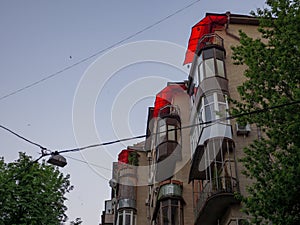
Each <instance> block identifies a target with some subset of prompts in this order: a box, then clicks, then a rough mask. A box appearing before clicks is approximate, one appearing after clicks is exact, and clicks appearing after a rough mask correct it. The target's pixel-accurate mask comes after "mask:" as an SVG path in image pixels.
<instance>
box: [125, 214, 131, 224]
mask: <svg viewBox="0 0 300 225" xmlns="http://www.w3.org/2000/svg"><path fill="white" fill-rule="evenodd" d="M130 220H131V216H130V215H128V214H126V217H125V225H130Z"/></svg>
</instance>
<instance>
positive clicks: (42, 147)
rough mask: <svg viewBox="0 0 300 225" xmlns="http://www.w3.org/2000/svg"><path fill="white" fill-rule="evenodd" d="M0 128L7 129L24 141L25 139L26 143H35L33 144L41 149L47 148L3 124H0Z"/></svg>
mask: <svg viewBox="0 0 300 225" xmlns="http://www.w3.org/2000/svg"><path fill="white" fill-rule="evenodd" d="M0 128H2V129H4V130H6V131H8V132H9V133H11V134H13V135H15V136H17V137H18V138H20V139H22V140H24V141H26V142H28V143H30V144H32V145H35V146H37V147H39V148H40V149H41V150H47V148H45V147H44V146H42V145H40V144H38V143H36V142H33V141H31V140H29V139H28V138H25V137H24V136H22V135H20V134H18V133H16V132H14V131H12V130H11V129H9V128H7V127H5V126H3V125H0Z"/></svg>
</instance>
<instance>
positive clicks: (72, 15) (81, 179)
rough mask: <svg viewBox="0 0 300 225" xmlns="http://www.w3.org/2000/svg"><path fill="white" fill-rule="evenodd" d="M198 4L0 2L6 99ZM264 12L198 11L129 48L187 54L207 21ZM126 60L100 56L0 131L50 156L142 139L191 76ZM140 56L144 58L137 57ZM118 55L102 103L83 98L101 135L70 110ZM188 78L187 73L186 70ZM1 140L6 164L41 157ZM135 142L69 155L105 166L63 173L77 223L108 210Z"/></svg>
mask: <svg viewBox="0 0 300 225" xmlns="http://www.w3.org/2000/svg"><path fill="white" fill-rule="evenodd" d="M192 2H193V1H192V0H191V1H179V0H165V1H159V0H153V1H137V0H128V1H116V0H112V1H104V0H64V1H59V0H51V1H50V0H49V1H37V0H27V1H17V0H1V1H0V29H1V35H0V49H1V51H0V73H1V76H0V84H1V88H0V98H1V97H3V96H5V95H7V94H9V93H11V92H13V91H15V90H18V89H20V88H23V87H25V86H27V85H30V84H32V83H33V82H35V81H38V80H41V79H43V78H44V77H47V76H49V75H51V74H53V73H55V72H57V71H60V70H61V69H63V68H66V67H67V66H70V65H73V64H74V63H76V62H79V61H80V60H82V59H84V58H86V57H89V56H91V55H93V54H94V53H96V52H99V51H100V50H102V49H105V48H107V47H109V46H111V45H113V44H114V43H117V42H119V41H120V40H122V39H124V38H126V37H128V36H130V35H132V34H134V33H136V32H138V31H140V30H142V29H143V28H145V27H147V26H149V25H151V24H154V23H155V22H157V21H159V20H160V19H162V18H164V17H166V16H168V15H170V14H172V13H174V12H175V11H177V10H179V9H181V8H184V7H185V6H187V5H189V4H190V3H192ZM263 3H264V1H263V0H253V1H240V0H225V1H224V0H219V1H217V0H203V1H199V2H198V3H196V4H195V5H193V6H192V7H190V8H187V9H186V10H184V11H182V12H180V13H178V14H176V15H175V16H173V17H171V18H169V19H167V20H166V21H164V22H162V23H160V24H158V25H156V26H154V27H152V28H151V29H149V30H147V31H145V32H143V33H141V34H139V35H137V36H135V37H134V38H132V39H130V40H127V41H126V42H125V43H127V44H128V43H132V42H136V41H145V40H155V41H156V42H158V41H167V42H169V44H163V45H164V46H167V48H168V46H169V45H173V44H176V45H178V46H181V48H185V47H186V46H187V42H188V38H189V35H190V30H191V27H192V26H193V25H194V24H195V23H197V22H198V21H199V20H201V19H202V18H203V17H204V15H205V13H206V12H216V13H225V12H226V11H231V12H232V13H239V14H249V12H250V10H255V9H256V8H257V7H263V6H264V4H263ZM125 43H123V44H125ZM142 43H143V42H142ZM171 43H173V44H171ZM145 44H146V42H145ZM120 46H121V45H120ZM131 46H132V48H134V49H133V50H136V49H137V47H136V46H135V45H134V44H132V45H129V49H130V48H131ZM121 50H122V47H121V49H119V50H118V49H117V50H114V51H113V52H112V51H110V52H108V53H106V55H104V58H103V57H102V58H101V56H103V55H101V54H99V55H97V56H96V57H92V58H91V59H89V60H87V61H85V62H83V63H81V64H79V65H77V66H75V67H73V68H71V69H69V70H66V71H65V72H62V73H60V74H59V75H57V76H55V77H53V78H51V79H48V80H46V81H44V82H41V83H39V84H38V85H35V86H33V87H31V88H28V89H25V90H24V91H21V92H19V93H16V94H14V95H11V96H9V97H7V98H3V99H1V100H0V107H1V111H0V124H1V125H5V126H7V127H9V128H10V129H12V130H14V131H16V132H18V133H20V134H22V135H24V136H25V137H27V138H29V139H30V140H33V141H36V142H38V143H40V144H41V145H43V146H45V147H47V148H49V149H51V150H61V149H66V148H67V149H68V148H74V147H77V146H78V145H79V146H82V145H85V144H94V142H97V143H98V142H101V141H111V140H115V139H118V138H124V137H130V136H135V135H141V134H144V133H145V122H146V113H147V107H148V106H151V105H153V102H154V96H155V94H156V93H157V92H158V91H159V90H160V89H161V88H162V87H163V86H164V85H165V84H166V82H167V81H168V80H169V81H170V80H171V81H172V80H173V81H182V80H184V79H186V76H187V75H186V74H185V73H184V72H182V71H180V69H178V68H174V66H170V65H165V64H164V62H163V63H158V62H139V63H133V64H132V65H128V63H127V64H126V63H123V59H124V60H125V59H127V58H128V57H130V56H131V55H130V54H131V51H128V50H127V51H126V52H125V54H118V52H119V51H120V52H121ZM149 50H152V51H153V49H149ZM140 51H141V49H137V51H136V52H137V53H141V52H140ZM132 52H134V51H132ZM113 54H116V55H117V56H116V57H115V60H116V61H114V60H110V63H111V66H112V67H113V66H115V65H116V64H117V62H118V63H121V64H120V65H121V66H119V67H117V68H115V69H117V70H118V71H117V72H116V73H114V74H105V73H104V71H105V69H106V68H107V67H108V64H109V63H106V64H105V66H104V67H100V68H97V72H99V77H102V78H105V79H108V78H109V80H107V81H106V82H105V83H104V84H103V86H101V85H100V86H101V90H98V91H99V93H96V95H95V93H92V91H91V90H92V88H91V90H90V89H89V88H87V89H85V93H84V94H86V96H85V97H86V99H90V98H95V99H96V100H97V101H96V102H95V104H94V105H93V107H91V108H90V109H89V110H90V111H91V112H93V113H94V117H93V118H90V120H92V121H94V126H95V128H96V133H95V131H94V130H91V129H90V127H89V126H88V125H86V124H85V120H84V118H85V114H79V115H78V114H75V115H74V108H73V104H78V99H79V98H80V97H81V96H80V95H79V96H78V92H76V90H77V88H79V89H78V90H80V87H81V85H82V82H83V81H84V78H85V77H87V76H88V75H87V74H89V73H91V71H92V70H93V68H96V67H97V65H99V64H101V63H103V60H104V59H105V57H108V58H109V56H110V55H113ZM157 54H158V55H164V52H163V50H161V52H159V51H157ZM141 55H142V53H141ZM99 57H100V58H99ZM157 57H158V58H159V56H157ZM166 57H167V56H166ZM176 57H177V56H176ZM180 57H181V58H180ZM141 58H143V57H142V56H141ZM177 58H179V59H178V60H179V61H180V62H181V61H183V58H184V55H183V54H182V55H178V57H177ZM154 61H155V60H154ZM94 62H95V63H94ZM93 63H94V64H93ZM102 69H103V70H102ZM181 69H183V70H186V68H184V67H182V68H181ZM102 72H103V73H102ZM95 79H97V78H95ZM96 88H97V87H96ZM79 103H80V104H83V105H84V103H85V101H82V100H80V101H79ZM127 103H130V107H128V106H127V107H126V105H128V104H127ZM74 119H75V120H76V121H75V123H77V121H79V120H80V123H77V125H76V127H75V128H74ZM79 128H80V129H79ZM95 137H96V139H95ZM0 140H1V146H0V147H1V156H4V157H5V160H6V161H13V160H15V159H17V158H18V152H19V151H25V152H27V153H28V154H29V155H32V156H33V158H37V157H38V156H39V149H38V148H36V147H35V146H32V145H30V144H28V143H26V142H24V141H22V140H20V139H18V138H16V137H15V136H13V135H11V134H9V133H7V132H5V131H3V130H0ZM135 142H136V141H131V142H126V143H123V144H116V145H112V146H109V147H106V148H95V149H90V150H87V151H85V152H84V153H83V152H82V153H69V154H67V155H66V156H70V157H74V158H77V159H80V160H87V161H89V162H91V163H93V164H96V165H98V166H92V165H87V164H85V163H82V162H79V161H76V160H72V159H68V165H67V166H66V167H65V168H64V169H62V172H64V173H69V174H70V175H71V182H72V184H73V185H74V186H75V189H74V191H72V192H71V193H70V194H69V195H68V199H69V200H68V201H67V206H68V208H69V209H68V212H67V213H68V216H69V218H70V219H72V220H73V219H75V218H76V217H81V218H82V219H83V221H84V223H83V224H84V225H92V224H95V225H96V224H98V223H99V221H100V213H101V211H102V210H103V204H104V200H105V199H107V198H109V196H110V193H109V191H110V190H109V186H108V180H109V179H110V176H111V171H110V169H111V162H112V161H115V160H116V159H117V154H118V152H119V151H120V150H122V149H123V148H124V147H125V146H126V145H129V144H132V143H135ZM99 166H100V167H99ZM101 167H104V168H101Z"/></svg>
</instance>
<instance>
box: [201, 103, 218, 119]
mask: <svg viewBox="0 0 300 225" xmlns="http://www.w3.org/2000/svg"><path fill="white" fill-rule="evenodd" d="M204 110H205V121H206V122H207V121H212V120H215V119H216V117H215V109H214V104H211V105H207V106H205V108H204Z"/></svg>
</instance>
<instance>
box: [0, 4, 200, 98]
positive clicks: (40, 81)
mask: <svg viewBox="0 0 300 225" xmlns="http://www.w3.org/2000/svg"><path fill="white" fill-rule="evenodd" d="M200 1H201V0H197V1H194V2H192V3H190V4H188V5H186V6H184V7H183V8H180V9H178V10H177V11H175V12H173V13H171V14H169V15H168V16H166V17H164V18H162V19H160V20H158V21H156V22H155V23H153V24H151V25H148V26H146V27H144V28H143V29H141V30H139V31H137V32H135V33H133V34H131V35H129V36H127V37H125V38H124V39H121V40H120V41H117V42H115V43H114V44H112V45H110V46H108V47H106V48H104V49H101V50H99V51H97V52H95V53H94V54H92V55H90V56H87V57H85V58H83V59H81V60H79V61H77V62H75V63H73V64H71V65H69V66H66V67H64V68H62V69H61V70H58V71H56V72H54V73H52V74H50V75H48V76H46V77H44V78H42V79H40V80H37V81H35V82H33V83H31V84H28V85H26V86H24V87H22V88H19V89H17V90H15V91H12V92H10V93H8V94H5V95H3V96H1V97H0V101H1V100H3V99H6V98H8V97H10V96H12V95H15V94H17V93H19V92H22V91H24V90H26V89H29V88H31V87H33V86H36V85H38V84H40V83H42V82H44V81H46V80H49V79H51V78H53V77H56V76H58V75H60V74H61V73H63V72H65V71H67V70H70V69H71V68H73V67H75V66H78V65H79V64H82V63H84V62H86V61H88V60H89V59H92V58H94V57H96V56H97V55H100V54H102V53H104V52H106V51H108V50H110V49H112V48H114V47H116V46H118V45H119V44H122V43H124V42H125V41H128V40H130V39H132V38H134V37H135V36H137V35H139V34H141V33H143V32H145V31H147V30H149V29H151V28H153V27H154V26H156V25H158V24H160V23H162V22H164V21H165V20H168V19H169V18H171V17H173V16H175V15H176V14H178V13H180V12H182V11H184V10H186V9H188V8H190V7H191V6H193V5H195V4H196V3H198V2H200Z"/></svg>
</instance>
